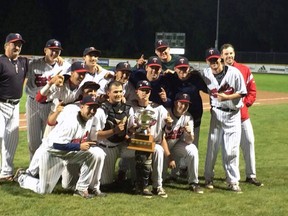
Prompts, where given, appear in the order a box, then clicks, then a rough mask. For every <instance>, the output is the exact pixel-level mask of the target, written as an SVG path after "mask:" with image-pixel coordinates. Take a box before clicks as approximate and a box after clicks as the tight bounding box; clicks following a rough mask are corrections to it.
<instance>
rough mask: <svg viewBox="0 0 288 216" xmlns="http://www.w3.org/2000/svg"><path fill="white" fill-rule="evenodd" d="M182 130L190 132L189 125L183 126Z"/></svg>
mask: <svg viewBox="0 0 288 216" xmlns="http://www.w3.org/2000/svg"><path fill="white" fill-rule="evenodd" d="M184 130H185V132H186V133H189V134H190V133H191V127H190V126H189V125H186V126H185V127H184Z"/></svg>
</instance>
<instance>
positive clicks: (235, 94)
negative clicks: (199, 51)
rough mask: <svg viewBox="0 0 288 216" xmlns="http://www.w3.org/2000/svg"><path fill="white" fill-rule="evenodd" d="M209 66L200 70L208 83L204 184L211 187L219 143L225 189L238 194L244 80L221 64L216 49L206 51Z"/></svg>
mask: <svg viewBox="0 0 288 216" xmlns="http://www.w3.org/2000/svg"><path fill="white" fill-rule="evenodd" d="M206 62H207V64H208V65H209V68H206V69H204V70H203V71H201V72H200V73H201V75H202V77H203V79H204V82H205V83H206V84H207V87H208V91H209V96H210V103H211V119H210V130H209V136H208V143H207V153H206V161H205V173H204V176H205V185H206V187H207V188H209V189H213V178H214V166H215V162H216V158H217V153H218V149H219V146H220V145H221V149H222V163H223V167H224V170H225V174H226V181H227V183H228V189H230V190H232V191H234V192H238V193H241V188H240V187H239V180H240V172H239V145H240V138H241V116H240V108H241V107H242V105H243V103H242V97H243V96H245V95H246V93H247V91H246V87H245V82H244V80H243V76H242V75H241V73H240V71H239V70H238V69H236V68H234V67H231V66H224V65H223V64H222V63H221V55H220V52H219V51H218V50H217V49H215V48H210V49H207V50H206Z"/></svg>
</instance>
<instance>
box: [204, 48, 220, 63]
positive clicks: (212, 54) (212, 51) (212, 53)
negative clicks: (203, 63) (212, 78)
mask: <svg viewBox="0 0 288 216" xmlns="http://www.w3.org/2000/svg"><path fill="white" fill-rule="evenodd" d="M205 58H206V60H209V59H212V58H217V59H218V58H221V54H220V52H219V50H218V49H216V48H209V49H207V50H206V53H205Z"/></svg>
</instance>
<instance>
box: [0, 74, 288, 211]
mask: <svg viewBox="0 0 288 216" xmlns="http://www.w3.org/2000/svg"><path fill="white" fill-rule="evenodd" d="M265 78H266V80H265ZM255 79H256V82H257V86H258V89H261V90H265V91H277V90H278V89H279V91H283V92H288V89H287V87H286V88H285V87H284V86H287V81H288V76H281V75H274V76H272V75H268V76H264V75H262V74H257V75H255ZM271 80H273V82H274V84H275V85H274V88H272V87H271V86H270V85H268V84H267V83H268V82H270V81H271ZM266 84H267V85H266ZM280 85H281V86H283V87H282V88H281V87H280ZM287 109H288V103H287V104H281V105H263V106H253V107H251V108H250V116H251V120H252V124H253V127H254V133H255V139H256V142H255V146H256V159H257V161H256V162H257V177H258V179H259V180H261V181H262V182H263V183H264V184H265V186H264V187H261V188H258V187H256V186H253V185H248V184H245V183H243V182H242V181H243V180H244V179H245V174H244V162H243V159H242V153H241V159H240V171H241V177H242V179H241V180H242V181H241V182H240V186H241V188H242V190H243V193H242V194H235V193H233V192H230V191H227V190H225V188H226V187H225V184H224V182H223V177H225V175H224V171H223V168H222V163H221V157H220V155H219V156H218V160H217V164H216V167H215V173H216V176H215V177H216V180H215V186H216V188H215V189H214V190H213V191H209V190H207V189H204V194H202V195H198V194H194V193H192V192H190V191H188V190H187V185H186V184H181V183H179V184H172V183H170V184H166V185H164V188H165V189H166V191H167V193H168V195H169V197H168V198H167V199H163V198H159V197H153V198H152V199H150V200H148V199H145V198H143V197H141V196H136V195H132V194H129V193H127V192H119V190H117V192H114V193H112V192H111V193H109V194H108V197H106V198H95V199H93V200H84V199H81V198H78V197H73V196H72V194H71V193H68V192H66V191H64V190H62V189H61V187H60V186H57V188H56V190H55V191H54V192H53V194H48V195H38V194H35V193H33V192H31V191H28V190H24V189H21V188H20V187H19V186H18V185H17V183H2V184H1V185H0V197H1V202H0V215H5V216H6V215H29V216H33V215H69V216H73V215H85V216H86V215H87V216H88V215H137V216H138V215H157V216H158V215H165V216H167V215H189V216H190V215H201V216H202V215H203V216H210V215H211V216H212V215H213V216H218V215H224V216H226V215H227V216H230V215H243V216H246V215H256V216H270V215H277V216H285V215H288V207H287V202H288V194H287V191H286V190H287V185H286V184H287V182H288V175H287V170H288V165H287V152H288V147H287V140H288V135H287V128H288V115H287ZM209 117H210V114H209V112H205V113H204V116H203V121H202V126H201V135H200V144H199V158H200V162H199V175H200V183H201V184H203V183H204V181H203V177H202V176H203V172H204V160H205V152H206V141H207V133H208V128H209ZM20 137H21V139H20V143H19V146H18V149H17V153H16V157H15V167H16V168H17V167H27V166H28V162H29V159H28V158H29V157H28V149H27V141H26V132H21V133H20ZM123 186H125V185H123Z"/></svg>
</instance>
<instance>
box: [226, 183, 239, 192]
mask: <svg viewBox="0 0 288 216" xmlns="http://www.w3.org/2000/svg"><path fill="white" fill-rule="evenodd" d="M228 190H231V191H233V192H235V193H242V190H241V188H240V187H239V185H238V184H229V185H228Z"/></svg>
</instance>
